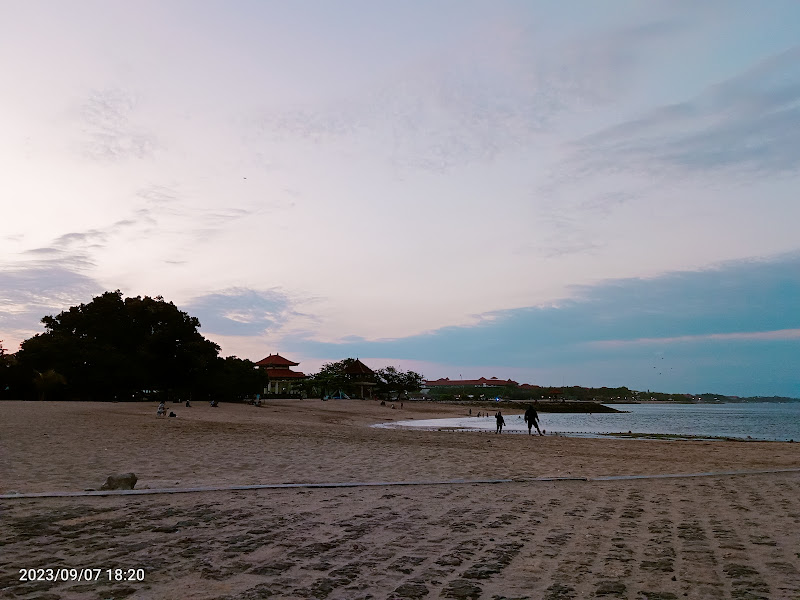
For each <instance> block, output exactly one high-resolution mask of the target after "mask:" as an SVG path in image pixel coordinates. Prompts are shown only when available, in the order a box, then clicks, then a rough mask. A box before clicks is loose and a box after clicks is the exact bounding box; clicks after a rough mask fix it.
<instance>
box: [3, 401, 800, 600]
mask: <svg viewBox="0 0 800 600" xmlns="http://www.w3.org/2000/svg"><path fill="white" fill-rule="evenodd" d="M168 408H169V409H171V410H174V411H175V412H176V413H177V414H178V418H176V419H166V418H162V419H158V418H156V416H155V414H156V404H155V403H131V404H125V403H120V404H112V403H94V404H90V403H47V402H45V403H37V402H31V403H22V402H0V452H2V454H1V455H0V494H8V493H13V492H20V493H26V492H66V491H80V490H85V489H97V488H99V487H100V485H101V484H102V483H103V481H104V480H105V477H106V476H107V475H109V474H111V473H118V472H128V471H132V472H135V473H136V474H137V476H138V477H139V481H138V483H137V485H136V488H137V489H151V490H153V489H157V488H165V487H169V488H188V487H193V486H225V485H244V484H251V485H253V484H273V483H278V484H285V483H335V482H416V481H426V480H448V481H450V480H459V479H460V480H477V479H510V480H512V481H509V482H505V483H496V484H486V483H481V484H469V483H467V484H459V485H456V484H439V485H415V486H383V485H379V486H366V487H360V486H359V487H344V488H287V489H262V490H246V491H217V492H202V493H186V494H170V495H164V494H158V495H141V496H137V495H125V496H111V497H72V498H35V499H23V498H15V499H4V500H0V511H2V513H0V514H1V517H0V519H1V522H0V525H2V527H0V544H2V546H0V547H1V548H2V550H1V551H0V577H1V579H0V590H1V591H0V597H2V598H24V599H33V598H39V599H53V600H55V599H57V598H65V599H67V600H70V599H74V598H92V599H104V598H142V599H144V598H148V599H149V598H153V599H155V598H197V599H221V598H225V599H234V598H236V599H240V600H245V599H256V598H329V599H339V598H347V599H357V598H363V599H366V598H376V599H380V598H441V597H443V598H492V599H496V600H500V599H503V598H507V599H511V598H531V599H534V598H546V599H569V598H576V599H577V598H595V597H601V598H630V599H647V600H656V599H659V600H665V599H669V598H697V599H706V598H770V599H782V598H786V599H795V600H797V599H798V598H800V533H799V532H800V472H791V471H789V472H766V473H763V472H762V473H747V474H738V475H714V476H706V477H685V478H666V479H665V478H660V479H638V480H596V479H593V478H597V477H603V476H615V475H620V476H621V475H659V474H681V473H683V474H693V473H706V472H721V471H775V470H778V469H800V445H799V444H791V443H780V442H724V441H713V442H712V441H662V440H616V439H580V438H563V437H550V436H547V437H544V438H540V437H529V436H527V435H500V436H498V435H495V434H493V433H474V432H470V433H459V432H439V431H414V430H392V429H375V428H371V427H369V425H370V424H373V423H378V422H385V421H388V420H401V419H409V418H414V419H428V418H434V417H438V416H442V417H446V416H458V415H463V414H464V411H465V409H464V408H463V407H460V406H443V405H431V404H421V403H406V404H405V408H404V409H403V410H399V409H398V410H392V409H390V408H389V407H381V406H379V404H378V403H377V402H374V401H359V400H349V401H348V400H345V401H338V400H337V401H328V402H321V401H318V400H307V401H288V400H287V401H271V402H270V403H268V404H267V405H266V406H265V407H262V408H256V407H253V406H246V405H232V404H223V405H221V406H220V407H218V408H211V407H209V406H208V405H207V404H203V405H196V406H194V407H192V408H185V407H183V406H182V405H177V404H176V405H168ZM474 412H476V409H475V408H473V413H474ZM541 418H542V421H543V424H544V426H545V428H546V423H547V415H546V414H542V415H541ZM539 477H583V478H589V480H558V481H537V480H533V478H539ZM31 568H55V569H57V568H76V569H89V568H92V569H101V572H100V574H99V576H97V579H96V580H94V581H90V582H86V581H80V582H77V581H76V582H72V581H69V582H62V581H59V582H52V581H33V582H30V581H21V580H20V569H31ZM117 568H120V569H129V568H130V569H141V571H139V572H138V573H137V572H135V571H133V572H131V574H132V575H134V577H137V576H140V575H142V574H143V575H144V581H137V580H133V581H113V579H114V578H115V573H114V572H113V571H112V577H111V579H112V581H110V580H109V577H108V573H107V571H106V569H117ZM119 574H120V575H128V572H127V571H124V572H120V573H119ZM45 575H46V574H45Z"/></svg>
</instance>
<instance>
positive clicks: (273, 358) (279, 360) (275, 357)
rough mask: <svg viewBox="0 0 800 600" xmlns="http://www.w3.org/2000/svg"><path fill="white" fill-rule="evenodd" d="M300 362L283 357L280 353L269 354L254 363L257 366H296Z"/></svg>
mask: <svg viewBox="0 0 800 600" xmlns="http://www.w3.org/2000/svg"><path fill="white" fill-rule="evenodd" d="M299 364H300V363H296V362H292V361H290V360H289V359H287V358H283V357H282V356H281V355H280V354H270V355H269V356H267V357H266V358H262V359H261V360H260V361H258V362H257V363H256V366H257V367H296V366H297V365H299Z"/></svg>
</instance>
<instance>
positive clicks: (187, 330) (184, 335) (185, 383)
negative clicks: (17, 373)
mask: <svg viewBox="0 0 800 600" xmlns="http://www.w3.org/2000/svg"><path fill="white" fill-rule="evenodd" d="M42 323H43V324H44V326H45V332H44V333H41V334H38V335H35V336H33V337H32V338H29V339H27V340H25V341H24V342H22V344H21V346H20V350H19V352H18V353H17V359H18V361H19V362H20V363H22V364H24V365H26V366H28V367H30V368H32V369H34V370H35V371H36V372H38V373H48V372H50V371H53V372H54V373H56V374H58V375H60V376H62V377H63V378H64V380H65V381H66V384H67V385H68V387H69V392H70V394H71V395H74V396H78V397H81V398H85V399H93V398H96V399H101V398H102V399H106V398H108V397H109V395H112V396H113V395H117V396H119V397H120V399H123V398H124V397H128V398H130V397H132V396H135V395H139V394H141V393H143V392H144V391H161V392H167V391H175V392H177V393H182V392H188V391H193V390H196V389H198V387H200V386H203V385H204V384H206V383H207V378H208V375H209V370H210V369H211V368H213V366H214V364H215V362H216V359H217V355H218V353H219V346H217V344H215V343H213V342H211V341H209V340H207V339H205V338H204V337H203V336H202V335H201V334H200V333H199V332H198V330H197V329H198V328H199V327H200V321H199V320H198V319H197V318H196V317H192V316H189V315H188V314H187V313H185V312H183V311H181V310H179V309H178V308H177V307H176V306H175V305H174V304H173V303H172V302H166V301H165V300H164V299H163V298H162V297H160V296H158V297H156V298H150V297H148V296H145V297H141V296H136V297H134V298H123V297H122V293H121V292H120V291H119V290H117V291H115V292H106V293H104V294H102V295H100V296H97V297H96V298H94V299H93V300H92V301H91V302H89V303H88V304H81V305H80V306H73V307H71V308H70V309H69V310H66V311H63V312H61V313H59V314H58V315H56V316H46V317H44V318H43V319H42ZM50 377H51V379H52V377H53V376H52V375H51V376H50Z"/></svg>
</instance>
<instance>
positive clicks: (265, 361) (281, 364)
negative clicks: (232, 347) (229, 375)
mask: <svg viewBox="0 0 800 600" xmlns="http://www.w3.org/2000/svg"><path fill="white" fill-rule="evenodd" d="M255 364H256V366H257V367H258V368H259V369H264V371H266V373H267V377H268V378H269V382H268V383H267V387H266V388H265V389H264V393H265V394H291V393H292V391H293V390H292V386H295V387H296V386H297V384H299V383H300V382H302V381H303V380H304V379H305V378H306V375H305V373H301V372H299V371H292V369H291V368H290V367H296V366H297V365H299V364H300V363H296V362H292V361H290V360H289V359H288V358H284V357H282V356H281V355H280V354H270V355H269V356H267V357H266V358H262V359H261V360H260V361H258V362H257V363H255ZM294 391H295V392H297V391H299V390H296V389H295V390H294Z"/></svg>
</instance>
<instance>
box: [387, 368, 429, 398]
mask: <svg viewBox="0 0 800 600" xmlns="http://www.w3.org/2000/svg"><path fill="white" fill-rule="evenodd" d="M375 375H377V377H378V386H377V387H378V389H377V392H378V394H382V395H384V396H386V397H389V396H390V395H392V394H397V395H398V396H407V395H408V394H411V393H414V392H418V391H419V390H420V389H422V383H423V381H424V377H423V376H422V375H420V374H419V373H415V372H414V371H401V370H399V369H397V367H392V366H389V367H385V368H383V369H377V370H376V371H375Z"/></svg>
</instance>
